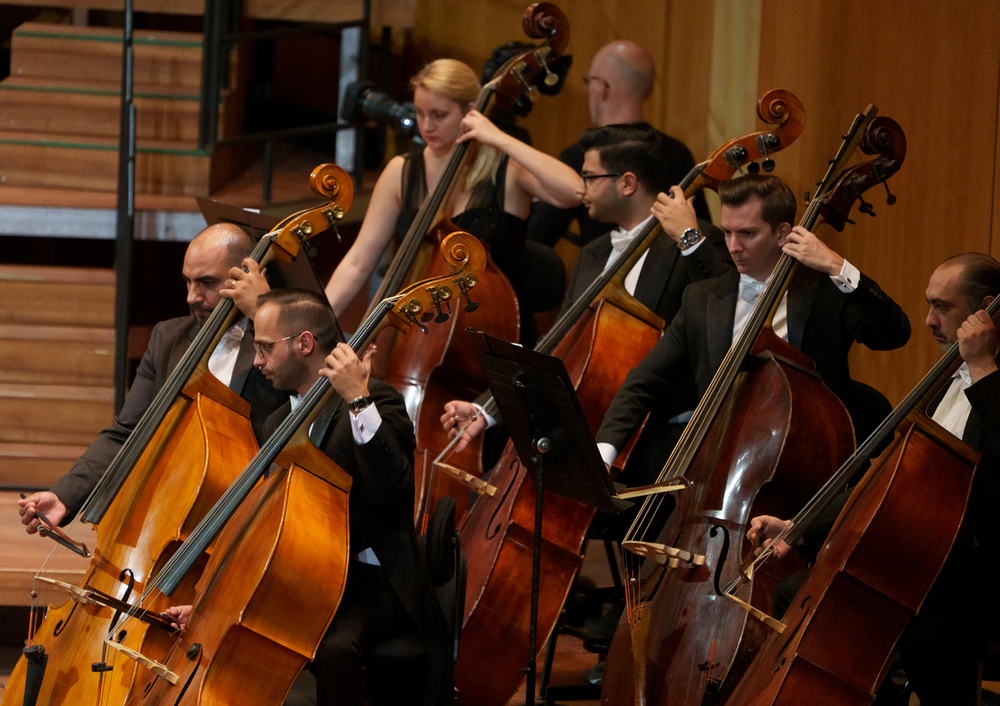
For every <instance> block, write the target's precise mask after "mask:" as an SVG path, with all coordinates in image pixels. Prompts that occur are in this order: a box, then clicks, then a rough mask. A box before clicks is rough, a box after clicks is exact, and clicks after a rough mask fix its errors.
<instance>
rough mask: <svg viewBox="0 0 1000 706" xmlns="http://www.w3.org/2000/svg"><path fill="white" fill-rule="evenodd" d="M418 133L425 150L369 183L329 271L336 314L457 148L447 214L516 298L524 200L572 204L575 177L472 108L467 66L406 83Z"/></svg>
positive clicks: (442, 65) (442, 68)
mask: <svg viewBox="0 0 1000 706" xmlns="http://www.w3.org/2000/svg"><path fill="white" fill-rule="evenodd" d="M410 85H411V87H412V88H413V103H414V105H415V107H416V113H417V126H418V127H419V128H420V134H421V136H422V137H423V138H424V140H425V141H426V143H427V145H426V146H425V147H423V148H422V149H415V150H413V151H411V152H410V154H408V155H406V156H397V157H393V158H392V159H391V160H390V161H389V164H387V165H386V167H385V170H384V171H383V172H382V175H381V176H380V177H379V179H378V182H377V183H376V184H375V190H374V192H373V193H372V198H371V202H370V204H369V205H368V212H367V213H366V214H365V220H364V223H363V224H362V225H361V231H360V232H359V234H358V238H357V240H356V241H355V243H354V245H353V246H352V247H351V249H350V251H348V253H347V255H346V256H345V257H344V259H343V260H342V261H341V263H340V265H338V267H337V269H336V271H335V272H334V273H333V276H332V277H331V278H330V281H329V283H327V285H326V295H327V297H328V298H329V299H330V303H331V304H332V306H333V310H334V311H335V312H336V313H337V314H338V315H339V314H341V313H342V312H343V310H344V309H345V308H346V307H347V305H348V303H349V302H350V301H351V300H352V299H353V298H354V297H355V295H356V294H357V293H358V291H359V290H360V289H361V288H362V287H363V286H364V285H365V283H366V282H367V281H368V278H369V277H370V275H371V273H372V271H373V270H374V269H375V266H376V264H377V263H378V261H379V258H380V257H381V255H382V253H383V252H384V251H385V249H386V248H387V247H388V245H389V244H390V242H391V241H392V239H393V236H394V235H395V236H397V237H399V238H401V237H402V236H403V235H404V234H405V233H406V230H407V229H408V228H409V226H410V223H411V222H412V220H413V218H414V216H415V215H416V213H417V210H418V209H419V207H420V203H421V201H423V198H424V196H426V194H427V193H428V192H430V191H433V190H434V189H435V188H436V187H437V185H438V182H439V181H440V179H441V175H442V174H443V172H444V170H445V167H446V166H447V164H448V160H449V158H450V156H451V152H452V150H453V149H455V145H456V144H460V143H462V142H470V145H469V150H468V153H467V154H466V160H465V164H466V165H470V166H468V167H467V168H466V169H464V170H462V171H460V172H459V173H458V174H457V175H456V177H455V178H456V183H455V187H454V189H453V190H452V193H451V198H450V199H449V201H448V204H447V211H446V212H447V214H448V216H449V217H450V218H451V220H452V221H453V222H454V223H455V225H456V226H457V227H459V228H460V229H462V230H466V231H468V232H470V233H472V234H473V235H475V236H477V237H478V238H479V239H480V240H482V241H484V242H485V243H487V244H488V245H489V248H490V252H491V254H492V256H493V259H494V261H495V262H496V263H497V266H498V267H500V269H501V270H502V271H503V272H504V273H505V274H507V276H508V278H510V279H511V283H512V284H513V285H514V288H515V291H517V290H518V289H520V287H519V286H518V285H519V280H520V277H519V276H518V270H519V266H520V257H521V250H522V248H523V244H524V232H525V225H526V223H525V221H526V219H527V217H528V211H529V208H530V206H531V200H532V198H533V197H534V198H538V199H540V200H541V201H544V202H546V203H549V204H552V205H553V206H557V207H559V208H569V207H570V206H575V205H577V204H579V203H580V194H579V189H580V187H581V181H580V177H579V175H578V174H577V173H576V172H574V171H573V169H572V168H570V167H568V166H566V165H565V164H563V163H562V162H560V161H559V160H557V159H555V158H554V157H550V156H548V155H546V154H543V153H542V152H539V151H538V150H536V149H534V148H532V147H529V146H528V145H526V144H525V143H523V142H521V141H519V140H517V139H515V138H513V137H511V136H510V135H507V134H506V133H504V132H502V131H501V130H500V129H499V128H497V127H496V126H495V125H494V124H493V123H492V122H490V121H489V119H487V118H486V117H485V116H484V115H483V114H482V113H480V112H478V111H476V110H473V109H472V103H473V102H474V101H475V100H476V97H477V96H478V95H479V90H480V86H479V81H478V79H477V77H476V74H475V72H473V70H472V69H471V68H469V67H468V66H467V65H466V64H463V63H462V62H460V61H455V60H454V59H438V60H437V61H433V62H431V63H430V64H428V65H427V66H425V67H424V68H423V69H421V70H420V72H419V73H418V74H417V75H416V76H414V77H413V79H412V80H411V81H410Z"/></svg>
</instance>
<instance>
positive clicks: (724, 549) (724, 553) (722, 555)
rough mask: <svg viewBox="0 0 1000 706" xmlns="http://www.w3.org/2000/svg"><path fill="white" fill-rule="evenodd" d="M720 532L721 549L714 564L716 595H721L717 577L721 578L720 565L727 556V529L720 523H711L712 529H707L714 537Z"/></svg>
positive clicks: (724, 563) (709, 534) (710, 535)
mask: <svg viewBox="0 0 1000 706" xmlns="http://www.w3.org/2000/svg"><path fill="white" fill-rule="evenodd" d="M720 531H721V532H722V551H721V552H720V553H719V561H718V563H717V564H716V565H715V579H714V581H715V594H716V595H718V596H721V595H722V588H721V587H720V586H719V579H721V578H722V567H723V566H725V565H726V558H727V557H728V556H729V530H727V529H726V528H725V527H723V526H722V525H712V529H711V530H709V532H708V536H709V537H714V536H715V535H717V534H718V533H719V532H720Z"/></svg>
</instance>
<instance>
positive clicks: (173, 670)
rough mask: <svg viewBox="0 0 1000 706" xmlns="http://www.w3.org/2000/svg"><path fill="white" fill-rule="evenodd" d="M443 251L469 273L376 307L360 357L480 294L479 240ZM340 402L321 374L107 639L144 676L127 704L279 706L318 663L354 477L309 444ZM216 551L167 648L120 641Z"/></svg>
mask: <svg viewBox="0 0 1000 706" xmlns="http://www.w3.org/2000/svg"><path fill="white" fill-rule="evenodd" d="M442 253H443V254H444V255H446V256H448V258H449V262H450V263H451V264H452V265H453V266H458V267H459V268H460V269H459V270H458V271H457V272H452V273H451V274H449V275H447V276H444V277H440V278H436V279H432V280H424V281H422V282H417V283H415V284H413V285H411V286H410V287H407V288H406V289H404V290H403V291H402V292H400V293H399V294H397V295H395V296H392V297H389V298H387V299H384V300H382V301H381V302H379V305H378V306H377V307H375V309H374V311H373V312H372V314H370V315H369V316H368V317H366V319H365V321H364V322H363V323H362V325H361V327H360V328H359V330H358V331H357V332H356V333H355V335H354V336H353V337H352V339H351V341H350V346H351V347H352V348H353V349H354V350H355V351H356V352H358V353H361V352H362V351H363V350H364V349H365V348H366V347H367V346H368V344H369V343H370V342H371V341H372V340H374V338H375V337H376V336H377V334H378V333H379V332H380V331H381V330H382V329H383V328H384V327H385V326H389V325H391V326H393V327H396V328H398V329H399V330H403V331H407V330H410V329H412V328H415V327H417V328H421V330H423V329H424V327H423V325H422V324H421V323H420V321H419V316H420V314H422V313H423V311H425V310H427V309H428V308H432V307H433V306H434V304H433V300H434V297H435V296H438V295H441V294H444V293H449V292H450V294H452V295H457V292H458V290H459V289H466V290H471V289H472V288H473V287H475V286H476V284H477V283H478V281H479V278H480V276H481V275H482V271H483V269H484V267H485V252H484V251H483V249H482V246H481V245H480V243H479V241H478V240H476V239H475V238H474V237H473V236H471V235H469V234H467V233H461V232H459V233H454V234H452V235H450V236H449V237H448V238H446V239H445V241H444V242H443V243H442ZM332 395H333V388H332V386H331V384H330V382H329V380H328V379H327V378H326V377H325V376H320V377H319V378H318V379H317V380H316V382H315V383H313V385H312V386H311V388H310V389H309V391H308V392H307V393H306V394H305V395H303V399H302V403H301V404H300V405H299V406H298V407H296V409H295V410H294V411H293V412H292V413H290V414H289V415H288V417H286V418H285V419H284V421H282V422H281V424H280V425H279V426H278V427H277V428H276V429H275V431H274V432H273V433H272V435H271V436H270V437H269V438H268V439H267V441H266V442H264V444H263V445H262V446H261V449H260V451H259V452H258V453H257V454H256V455H255V456H254V458H253V459H252V460H251V462H250V463H249V464H248V465H247V466H246V468H245V469H243V472H242V473H240V475H239V477H238V478H237V479H236V481H235V482H234V483H233V484H232V485H231V486H230V487H229V488H228V489H227V490H226V492H225V493H224V494H223V496H222V497H221V498H220V499H219V501H218V502H217V503H216V504H215V505H214V506H213V507H212V509H211V510H210V511H209V512H208V513H207V514H206V516H205V519H204V520H203V521H202V522H200V523H199V524H198V526H197V527H195V528H194V530H193V531H192V532H191V534H190V536H189V537H188V540H187V541H186V542H185V543H184V545H183V546H182V547H181V548H180V549H179V550H178V551H177V552H176V553H175V554H174V555H173V557H171V559H170V560H169V561H168V562H167V563H166V564H165V565H164V567H163V568H162V570H161V571H160V572H159V573H158V574H157V575H156V576H155V578H154V579H153V580H151V581H150V582H149V583H148V584H147V585H146V588H145V591H144V592H143V595H142V596H140V597H139V598H138V600H136V602H135V605H134V606H133V608H132V610H130V611H128V612H127V613H126V614H125V616H124V619H123V621H122V623H121V624H119V625H116V626H114V629H113V630H112V631H111V633H110V634H109V635H108V636H107V639H106V644H107V645H108V646H109V647H111V648H113V649H114V650H115V651H117V652H121V653H123V654H124V655H125V656H127V657H128V658H130V659H132V660H134V661H135V662H137V663H139V664H140V665H142V666H143V667H144V670H143V671H142V672H141V674H140V676H139V677H138V680H137V682H136V685H135V688H134V689H133V690H132V692H131V695H130V696H129V699H128V700H127V701H126V702H125V703H126V704H143V705H150V704H171V705H172V706H177V705H179V704H215V703H237V702H238V703H241V704H257V705H259V706H265V705H271V706H279V705H280V704H281V703H282V702H283V700H284V698H285V696H286V695H287V693H288V690H289V688H290V687H291V685H292V683H293V682H294V680H295V678H296V676H297V675H298V673H299V672H300V671H301V669H302V667H303V666H304V665H305V664H306V663H307V662H308V661H309V660H311V659H312V658H313V657H314V655H315V652H316V648H317V647H318V645H319V642H320V640H321V639H322V637H323V635H324V634H325V633H326V630H327V628H328V627H329V625H330V622H331V621H332V619H333V616H334V613H335V611H336V609H337V606H338V604H339V602H340V598H341V596H342V594H343V588H344V582H345V580H346V576H347V565H348V556H349V555H350V553H351V550H350V538H349V536H348V526H349V520H348V493H349V492H350V489H351V484H352V478H351V476H350V475H349V474H348V473H347V472H346V471H344V470H343V469H341V468H340V467H339V466H338V465H337V464H336V463H334V462H333V461H332V460H330V459H329V458H328V457H327V456H326V455H325V454H324V453H323V452H321V451H320V450H319V449H318V448H317V447H316V446H315V445H314V444H313V442H312V441H310V439H309V430H310V427H311V426H312V424H313V422H315V421H316V420H317V418H318V417H319V415H320V413H321V412H322V411H323V408H324V406H326V403H327V401H328V400H329V399H330V398H331V397H332ZM386 423H388V422H386ZM272 464H276V465H277V468H274V467H273V466H272ZM209 549H210V554H211V556H210V558H209V560H208V563H207V566H206V567H205V570H204V572H203V573H202V574H201V577H200V579H199V581H198V584H197V587H196V594H195V597H194V600H193V607H192V612H191V615H190V618H189V619H188V623H187V626H186V627H185V629H184V630H183V631H182V632H181V633H180V634H179V635H178V636H176V637H175V638H174V639H173V641H172V644H170V645H169V649H167V650H166V651H165V652H159V651H157V650H152V649H150V648H149V645H148V644H142V645H137V644H136V643H135V642H134V641H132V640H131V639H126V640H124V641H122V640H119V639H118V634H119V631H120V630H121V626H122V625H128V624H129V623H131V622H135V621H134V620H133V619H132V616H133V613H138V611H139V610H141V609H143V608H144V607H145V606H147V605H150V604H155V605H160V604H161V603H162V602H163V601H164V600H166V597H167V596H171V595H176V593H175V592H176V590H177V588H178V587H179V586H181V585H183V582H184V581H185V577H186V576H187V575H188V574H189V572H190V571H191V569H192V568H193V567H195V566H196V565H197V564H198V562H200V561H202V558H203V557H204V554H205V552H206V551H209ZM355 551H356V550H355ZM174 602H178V601H177V600H176V599H175V601H174ZM127 632H128V634H129V635H130V636H131V635H132V634H133V633H135V632H136V631H135V630H128V631H127ZM157 647H159V645H157ZM250 684H252V689H248V688H247V685H250Z"/></svg>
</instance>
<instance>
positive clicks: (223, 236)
mask: <svg viewBox="0 0 1000 706" xmlns="http://www.w3.org/2000/svg"><path fill="white" fill-rule="evenodd" d="M253 245H254V243H253V238H251V237H250V236H249V235H247V232H246V231H245V230H243V229H242V228H240V227H239V226H236V225H233V224H232V223H216V224H215V225H214V226H209V227H208V228H206V229H205V230H203V231H202V232H200V233H198V235H196V236H194V238H193V239H192V240H191V243H190V244H189V245H188V249H187V252H188V254H190V253H191V252H192V251H197V252H202V251H205V252H207V251H212V252H213V254H215V255H217V256H219V257H221V258H222V259H224V260H225V261H226V269H227V270H228V269H229V268H230V267H238V266H239V265H240V263H242V262H243V258H245V257H250V253H251V252H253ZM185 258H186V255H185Z"/></svg>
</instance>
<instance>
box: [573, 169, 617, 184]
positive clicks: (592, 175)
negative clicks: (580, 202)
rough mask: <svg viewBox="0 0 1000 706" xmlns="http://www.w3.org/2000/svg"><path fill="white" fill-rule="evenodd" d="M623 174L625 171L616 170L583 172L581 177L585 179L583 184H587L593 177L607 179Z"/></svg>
mask: <svg viewBox="0 0 1000 706" xmlns="http://www.w3.org/2000/svg"><path fill="white" fill-rule="evenodd" d="M622 174H623V172H616V173H614V174H583V175H582V176H581V177H580V178H581V179H583V185H584V186H587V184H588V183H589V181H590V180H591V179H605V178H609V177H615V178H616V179H617V178H618V177H620V176H621V175H622Z"/></svg>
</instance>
